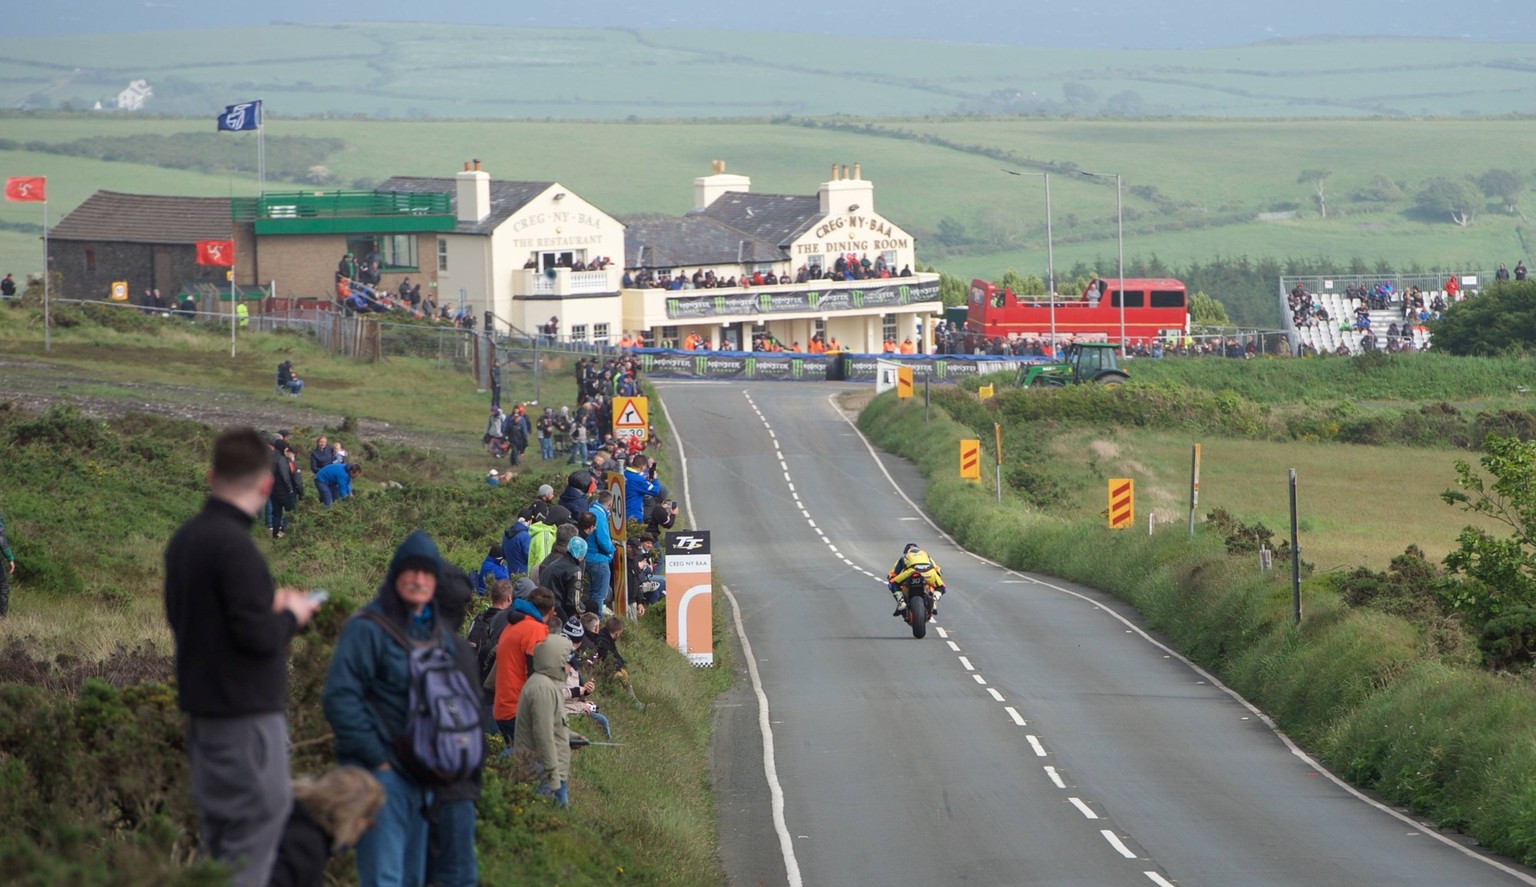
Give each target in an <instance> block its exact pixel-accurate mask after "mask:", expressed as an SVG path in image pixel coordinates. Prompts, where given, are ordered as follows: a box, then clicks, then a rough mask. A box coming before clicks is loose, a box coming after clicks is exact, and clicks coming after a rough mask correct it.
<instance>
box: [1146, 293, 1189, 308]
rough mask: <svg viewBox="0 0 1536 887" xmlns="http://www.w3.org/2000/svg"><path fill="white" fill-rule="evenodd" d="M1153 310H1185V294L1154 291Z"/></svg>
mask: <svg viewBox="0 0 1536 887" xmlns="http://www.w3.org/2000/svg"><path fill="white" fill-rule="evenodd" d="M1152 307H1153V308H1183V307H1184V293H1183V292H1182V291H1180V290H1153V291H1152Z"/></svg>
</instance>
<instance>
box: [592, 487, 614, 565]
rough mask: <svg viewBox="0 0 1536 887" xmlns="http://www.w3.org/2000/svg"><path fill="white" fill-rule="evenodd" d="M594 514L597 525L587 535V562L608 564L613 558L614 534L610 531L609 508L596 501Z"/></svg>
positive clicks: (593, 509)
mask: <svg viewBox="0 0 1536 887" xmlns="http://www.w3.org/2000/svg"><path fill="white" fill-rule="evenodd" d="M592 514H593V516H594V517H596V518H597V527H596V529H594V530H593V531H592V535H591V536H589V537H587V557H586V562H587V563H589V564H599V563H601V564H606V563H608V562H609V561H611V560H613V536H612V535H611V534H610V533H609V532H608V509H606V508H604V507H603V506H601V505H598V504H597V503H596V502H594V503H592Z"/></svg>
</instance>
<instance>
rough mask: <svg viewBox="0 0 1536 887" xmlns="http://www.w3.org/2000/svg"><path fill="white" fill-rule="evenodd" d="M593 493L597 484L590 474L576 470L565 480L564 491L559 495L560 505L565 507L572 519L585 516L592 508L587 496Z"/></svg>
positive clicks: (582, 470) (583, 470)
mask: <svg viewBox="0 0 1536 887" xmlns="http://www.w3.org/2000/svg"><path fill="white" fill-rule="evenodd" d="M595 492H597V484H596V483H595V482H594V481H593V480H592V472H590V471H588V470H586V469H585V468H581V469H577V470H576V471H573V472H571V473H570V474H569V475H567V476H566V478H565V490H564V491H563V492H562V493H561V494H560V504H561V505H563V506H565V510H566V511H569V512H570V513H571V516H572V517H575V516H576V515H579V514H585V513H586V512H587V511H588V510H589V509H590V508H591V507H592V506H591V503H590V502H588V500H587V495H588V494H589V493H595Z"/></svg>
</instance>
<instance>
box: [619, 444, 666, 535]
mask: <svg viewBox="0 0 1536 887" xmlns="http://www.w3.org/2000/svg"><path fill="white" fill-rule="evenodd" d="M665 495H666V492H665V489H664V488H663V487H662V486H661V484H659V483H657V482H656V463H655V461H654V460H652V459H651V458H650V457H648V456H646V455H644V454H643V453H636V454H635V455H634V456H631V457H630V459H629V466H628V467H627V468H625V469H624V517H625V518H627V519H629V520H633V521H643V520H645V500H646V498H647V497H655V498H660V497H663V496H665Z"/></svg>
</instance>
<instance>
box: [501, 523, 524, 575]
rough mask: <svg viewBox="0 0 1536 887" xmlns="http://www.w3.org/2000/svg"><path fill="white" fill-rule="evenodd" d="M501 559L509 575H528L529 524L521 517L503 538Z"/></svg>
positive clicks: (508, 528) (507, 530)
mask: <svg viewBox="0 0 1536 887" xmlns="http://www.w3.org/2000/svg"><path fill="white" fill-rule="evenodd" d="M501 557H502V560H504V561H506V564H507V572H508V573H509V574H513V573H515V574H518V575H527V573H528V522H527V521H526V520H525V519H524V518H523V517H522V515H519V516H518V518H517V519H516V520H514V521H513V522H512V526H510V527H507V529H506V531H505V532H504V533H503V534H502V537H501Z"/></svg>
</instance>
